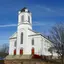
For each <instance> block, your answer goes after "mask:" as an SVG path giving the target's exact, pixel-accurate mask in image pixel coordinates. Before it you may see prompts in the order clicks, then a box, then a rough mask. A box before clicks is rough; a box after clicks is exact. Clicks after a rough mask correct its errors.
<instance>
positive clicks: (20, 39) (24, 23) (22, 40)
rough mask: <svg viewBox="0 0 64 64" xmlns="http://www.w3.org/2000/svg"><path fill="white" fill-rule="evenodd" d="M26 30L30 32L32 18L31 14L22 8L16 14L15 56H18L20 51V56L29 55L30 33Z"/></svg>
mask: <svg viewBox="0 0 64 64" xmlns="http://www.w3.org/2000/svg"><path fill="white" fill-rule="evenodd" d="M28 29H31V30H32V16H31V12H30V11H29V10H28V9H27V8H26V7H24V8H23V9H22V10H20V11H19V12H18V27H17V51H16V54H17V55H20V52H21V51H20V50H22V52H23V53H22V54H30V52H29V51H30V46H29V44H30V43H29V40H28V35H29V34H30V32H29V30H28Z"/></svg>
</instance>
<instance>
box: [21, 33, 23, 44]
mask: <svg viewBox="0 0 64 64" xmlns="http://www.w3.org/2000/svg"><path fill="white" fill-rule="evenodd" d="M21 44H23V32H22V33H21Z"/></svg>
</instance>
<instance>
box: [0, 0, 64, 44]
mask: <svg viewBox="0 0 64 64" xmlns="http://www.w3.org/2000/svg"><path fill="white" fill-rule="evenodd" d="M23 7H27V8H28V9H29V10H30V12H31V13H32V22H33V30H35V31H37V32H40V33H42V34H46V35H48V34H49V31H50V30H51V28H52V26H54V25H55V24H58V23H64V0H0V45H1V44H4V43H9V37H10V36H11V35H12V34H13V33H14V32H16V31H17V23H18V11H19V10H21V9H22V8H23Z"/></svg>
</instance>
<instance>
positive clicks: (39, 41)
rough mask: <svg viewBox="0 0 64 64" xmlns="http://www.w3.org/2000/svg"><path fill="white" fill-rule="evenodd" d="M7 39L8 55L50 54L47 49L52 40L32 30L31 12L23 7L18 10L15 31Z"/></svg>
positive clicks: (50, 45)
mask: <svg viewBox="0 0 64 64" xmlns="http://www.w3.org/2000/svg"><path fill="white" fill-rule="evenodd" d="M38 29H39V28H38ZM9 41H10V43H9V55H31V54H36V55H45V56H49V55H51V53H50V52H49V51H48V49H49V48H50V47H52V42H51V41H50V40H48V39H47V38H45V37H44V36H43V35H42V34H41V33H39V32H35V31H33V29H32V13H31V12H30V11H29V10H28V9H27V8H25V7H24V8H23V9H22V10H20V11H19V12H18V26H17V32H15V33H14V34H13V35H12V36H11V37H10V40H9Z"/></svg>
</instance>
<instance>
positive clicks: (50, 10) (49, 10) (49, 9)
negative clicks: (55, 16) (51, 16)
mask: <svg viewBox="0 0 64 64" xmlns="http://www.w3.org/2000/svg"><path fill="white" fill-rule="evenodd" d="M36 7H38V8H40V9H42V10H45V11H48V12H55V11H54V10H52V9H51V8H49V7H45V6H41V5H36Z"/></svg>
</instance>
